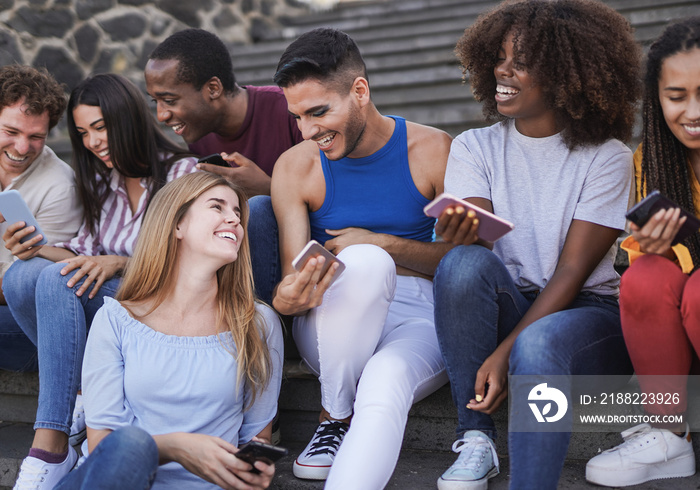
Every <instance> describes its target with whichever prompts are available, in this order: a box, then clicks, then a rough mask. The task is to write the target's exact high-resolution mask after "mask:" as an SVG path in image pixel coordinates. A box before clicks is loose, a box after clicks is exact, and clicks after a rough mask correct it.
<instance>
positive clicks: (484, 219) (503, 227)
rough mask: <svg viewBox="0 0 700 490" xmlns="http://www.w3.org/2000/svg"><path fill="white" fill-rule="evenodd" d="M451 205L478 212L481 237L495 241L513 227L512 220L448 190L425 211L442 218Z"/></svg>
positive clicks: (433, 216) (431, 215) (424, 210)
mask: <svg viewBox="0 0 700 490" xmlns="http://www.w3.org/2000/svg"><path fill="white" fill-rule="evenodd" d="M449 206H461V207H463V208H464V209H465V210H467V211H473V212H474V213H475V214H476V218H478V219H479V231H478V235H479V238H482V239H484V240H486V241H489V242H495V241H496V240H498V239H499V238H501V237H502V236H503V235H505V234H506V233H508V232H509V231H511V230H512V229H513V223H511V222H510V221H508V220H505V219H503V218H499V217H498V216H496V215H495V214H493V213H490V212H488V211H486V210H485V209H483V208H480V207H479V206H475V205H474V204H471V203H469V202H467V201H465V200H464V199H459V198H457V197H455V196H453V195H451V194H447V193H446V192H443V193H442V194H440V195H439V196H438V197H436V198H435V199H434V200H433V201H432V202H431V203H430V204H428V205H427V206H426V207H425V208H423V212H424V213H425V214H426V215H427V216H430V217H432V218H440V215H442V213H443V211H444V210H445V209H446V208H447V207H449Z"/></svg>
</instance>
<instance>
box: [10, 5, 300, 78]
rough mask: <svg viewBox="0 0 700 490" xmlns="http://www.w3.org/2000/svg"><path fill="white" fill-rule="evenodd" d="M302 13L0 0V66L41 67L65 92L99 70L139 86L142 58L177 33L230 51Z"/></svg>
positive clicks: (295, 8) (285, 8)
mask: <svg viewBox="0 0 700 490" xmlns="http://www.w3.org/2000/svg"><path fill="white" fill-rule="evenodd" d="M304 12H306V7H305V6H304V5H302V4H301V3H299V2H297V1H296V0H0V65H6V64H9V63H13V62H19V63H22V64H31V65H33V66H45V67H46V68H47V69H48V70H49V71H50V72H51V73H53V75H54V76H55V77H56V78H57V79H58V80H59V81H60V82H62V83H65V84H66V86H67V88H68V89H69V90H70V89H72V88H73V87H75V85H76V84H77V83H79V82H80V81H81V80H83V79H84V78H85V77H86V76H88V75H90V74H94V73H105V72H113V73H120V74H123V75H125V76H127V77H129V78H130V79H132V80H133V81H134V82H136V83H138V84H139V85H141V86H143V67H144V66H145V64H146V61H147V60H148V55H149V54H150V52H151V51H152V50H153V49H154V48H155V47H156V46H157V45H158V44H159V43H160V42H161V41H162V40H163V39H165V38H166V37H168V36H169V35H170V34H172V33H173V32H175V31H178V30H181V29H184V28H187V27H200V28H203V29H206V30H209V31H211V32H214V33H216V34H217V35H218V36H219V37H220V38H222V39H223V40H224V42H226V43H227V44H228V45H230V46H233V45H236V44H246V43H251V42H254V41H256V40H259V39H264V38H266V37H268V36H270V35H271V34H272V33H274V32H275V31H276V30H277V29H278V28H279V24H278V21H277V20H276V19H279V18H281V17H284V16H294V15H298V14H301V13H304Z"/></svg>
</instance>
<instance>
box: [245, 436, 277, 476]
mask: <svg viewBox="0 0 700 490" xmlns="http://www.w3.org/2000/svg"><path fill="white" fill-rule="evenodd" d="M288 453H289V451H288V450H287V449H285V448H283V447H279V446H273V445H272V444H265V443H264V442H260V441H250V442H247V443H246V444H243V445H242V446H241V447H240V448H238V452H237V453H236V454H235V456H236V457H237V458H238V459H242V460H243V461H245V462H246V463H250V465H251V466H252V467H253V469H252V470H250V471H251V472H253V473H260V470H258V469H257V468H256V467H255V462H256V461H262V462H263V463H266V464H273V463H274V462H275V461H277V460H278V459H280V458H282V457H283V456H286V455H287V454H288Z"/></svg>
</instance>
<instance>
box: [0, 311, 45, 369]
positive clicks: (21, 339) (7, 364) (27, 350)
mask: <svg viewBox="0 0 700 490" xmlns="http://www.w3.org/2000/svg"><path fill="white" fill-rule="evenodd" d="M0 369H4V370H6V371H16V372H27V371H37V370H38V369H39V362H38V360H37V353H36V346H35V345H34V344H33V343H32V341H31V340H29V338H28V337H27V336H26V335H25V333H24V332H23V331H22V329H21V328H20V326H19V325H18V324H17V322H16V321H15V318H14V317H13V316H12V313H11V312H10V308H9V307H8V306H7V305H0Z"/></svg>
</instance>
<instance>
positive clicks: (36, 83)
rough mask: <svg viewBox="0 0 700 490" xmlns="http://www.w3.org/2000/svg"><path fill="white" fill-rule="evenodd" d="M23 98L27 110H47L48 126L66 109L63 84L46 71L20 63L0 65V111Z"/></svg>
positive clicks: (59, 117) (41, 112)
mask: <svg viewBox="0 0 700 490" xmlns="http://www.w3.org/2000/svg"><path fill="white" fill-rule="evenodd" d="M21 99H24V101H25V104H26V105H27V112H28V113H29V114H32V115H35V116H39V115H41V114H43V113H44V112H48V113H49V129H51V128H53V127H54V126H56V124H58V121H59V120H60V119H61V116H62V115H63V111H64V110H65V109H66V94H65V92H64V91H63V87H61V85H60V84H59V83H58V82H57V81H56V79H55V78H54V77H53V76H52V75H51V74H50V73H49V72H48V71H46V68H32V67H31V66H24V65H7V66H3V67H2V68H0V111H2V110H3V109H4V108H5V107H8V106H11V105H13V104H15V103H17V102H18V101H20V100H21Z"/></svg>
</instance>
